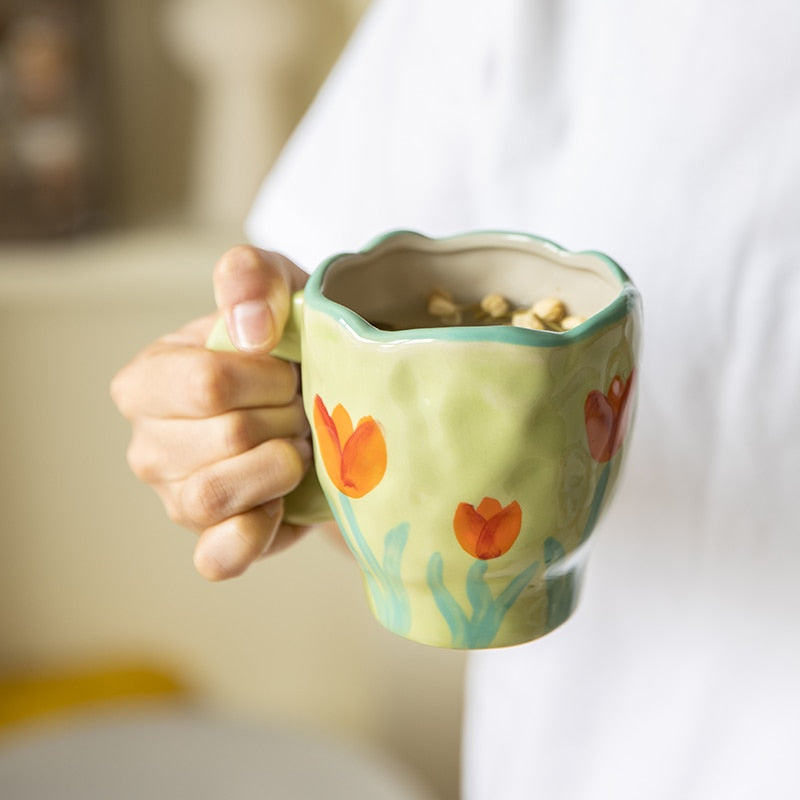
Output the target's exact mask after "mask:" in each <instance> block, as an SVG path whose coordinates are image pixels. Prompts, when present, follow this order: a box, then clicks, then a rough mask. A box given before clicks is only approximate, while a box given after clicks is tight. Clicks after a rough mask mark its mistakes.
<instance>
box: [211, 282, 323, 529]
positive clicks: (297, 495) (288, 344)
mask: <svg viewBox="0 0 800 800" xmlns="http://www.w3.org/2000/svg"><path fill="white" fill-rule="evenodd" d="M302 318H303V293H302V292H297V293H296V294H295V295H294V296H293V297H292V308H291V311H290V314H289V319H288V320H287V322H286V327H285V328H284V329H283V334H282V336H281V340H280V342H278V344H277V345H276V347H275V348H274V349H273V350H272V355H274V356H277V357H278V358H283V359H285V360H286V361H294V362H296V363H299V362H300V349H301V348H300V327H301V323H302ZM206 347H207V348H208V349H209V350H229V351H231V350H236V348H235V347H234V345H233V342H232V341H231V339H230V336H228V329H227V327H226V325H225V319H224V317H222V316H220V318H219V319H218V320H217V322H216V323H215V325H214V328H213V329H212V331H211V333H210V334H209V337H208V339H207V340H206ZM283 518H284V520H285V521H286V522H289V523H291V524H293V525H313V524H315V523H318V522H327V521H328V520H330V519H332V515H331V511H330V508H329V507H328V503H327V501H326V500H325V495H324V494H323V492H322V488H321V487H320V485H319V481H318V480H317V476H316V473H315V472H314V469H313V467H312V468H311V469H309V470H308V472H307V473H306V475H305V477H304V478H303V480H302V481H301V482H300V484H299V485H298V486H297V488H296V489H294V490H292V491H291V492H289V494H287V495H286V496H285V497H284V498H283Z"/></svg>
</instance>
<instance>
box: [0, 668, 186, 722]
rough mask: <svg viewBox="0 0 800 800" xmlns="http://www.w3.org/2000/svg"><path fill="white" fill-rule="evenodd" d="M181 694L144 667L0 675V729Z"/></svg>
mask: <svg viewBox="0 0 800 800" xmlns="http://www.w3.org/2000/svg"><path fill="white" fill-rule="evenodd" d="M184 693H185V687H184V686H183V685H182V684H181V683H180V682H179V681H178V680H177V679H176V678H175V677H173V676H172V675H169V674H167V673H165V672H163V671H161V670H158V669H155V668H151V667H147V666H121V667H94V668H89V669H82V670H70V671H58V672H56V671H53V672H39V673H25V674H16V675H0V728H2V727H3V726H8V725H12V724H14V723H17V722H22V721H27V720H31V719H35V718H39V717H44V716H48V715H53V714H57V713H60V712H65V711H73V710H79V709H81V708H85V707H89V706H91V707H96V706H98V705H103V704H107V703H112V702H119V701H122V700H139V699H142V700H145V699H153V698H166V697H177V696H180V695H182V694H184Z"/></svg>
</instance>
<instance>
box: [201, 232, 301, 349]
mask: <svg viewBox="0 0 800 800" xmlns="http://www.w3.org/2000/svg"><path fill="white" fill-rule="evenodd" d="M306 277H307V276H306V274H305V273H304V272H303V271H302V270H301V269H300V268H299V267H298V266H296V265H295V264H293V263H292V262H291V261H289V259H287V258H286V257H284V256H282V255H280V254H278V253H271V252H268V251H266V250H259V249H258V248H255V247H249V246H245V245H241V246H239V247H234V248H232V249H231V250H228V251H227V252H226V253H224V254H223V256H222V257H221V258H220V259H219V261H218V262H217V264H216V266H215V268H214V297H215V299H216V302H217V307H218V308H219V310H220V311H221V312H222V314H223V317H224V319H225V325H226V327H227V330H228V336H229V337H230V339H231V341H232V342H233V344H234V346H235V347H236V348H237V349H238V350H243V351H245V352H248V353H264V352H269V351H270V350H272V348H273V347H275V345H276V344H277V343H278V342H279V341H280V338H281V335H282V333H283V328H284V325H286V320H287V318H288V316H289V309H290V305H291V295H292V292H294V291H296V290H297V289H300V288H301V287H302V286H303V284H305V281H306Z"/></svg>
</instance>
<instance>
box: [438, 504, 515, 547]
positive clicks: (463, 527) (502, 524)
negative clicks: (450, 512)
mask: <svg viewBox="0 0 800 800" xmlns="http://www.w3.org/2000/svg"><path fill="white" fill-rule="evenodd" d="M521 527H522V509H521V508H520V506H519V503H518V502H517V501H516V500H515V501H513V502H511V503H509V504H508V505H507V506H506V507H505V508H503V506H502V505H501V504H500V502H499V501H498V500H495V498H493V497H484V498H483V500H481V502H480V504H479V505H478V507H477V508H475V507H474V506H472V505H470V504H469V503H459V504H458V507H457V508H456V513H455V516H454V517H453V529H454V531H455V534H456V539H458V543H459V544H460V545H461V547H463V548H464V550H466V551H467V552H468V553H469V554H470V555H471V556H474V557H475V558H479V559H481V560H482V561H486V560H488V559H491V558H498V557H499V556H502V555H503V554H504V553H506V552H508V551H509V550H510V549H511V545H513V544H514V542H515V541H516V540H517V536H519V531H520V528H521Z"/></svg>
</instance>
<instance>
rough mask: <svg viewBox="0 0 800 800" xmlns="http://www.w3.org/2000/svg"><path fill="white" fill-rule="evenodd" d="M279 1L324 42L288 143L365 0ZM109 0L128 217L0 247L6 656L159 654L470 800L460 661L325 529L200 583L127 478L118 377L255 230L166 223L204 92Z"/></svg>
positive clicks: (155, 7) (219, 700)
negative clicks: (390, 609) (417, 634)
mask: <svg viewBox="0 0 800 800" xmlns="http://www.w3.org/2000/svg"><path fill="white" fill-rule="evenodd" d="M281 5H283V6H284V7H286V8H291V9H293V10H295V11H302V18H303V19H304V20H305V22H304V24H305V25H306V26H307V27H306V30H307V32H308V33H307V36H306V37H305V39H304V41H305V42H306V46H305V51H298V52H297V53H295V54H294V55H293V56H292V59H293V60H292V63H293V64H295V67H296V68H293V69H288V70H287V72H286V80H285V84H284V89H285V93H284V94H283V95H282V96H283V97H284V100H285V102H283V103H280V102H279V101H278V100H273V101H272V102H273V106H272V107H271V113H272V114H273V116H274V120H275V125H276V130H278V131H280V132H282V133H281V135H282V136H284V137H285V135H286V134H288V132H289V131H290V130H291V128H292V126H293V125H294V124H295V122H296V119H297V117H298V116H299V114H300V113H301V111H302V109H303V107H304V106H305V104H306V103H307V102H308V100H309V99H310V97H311V96H312V95H313V92H314V90H315V88H316V86H317V85H318V83H319V80H320V79H321V77H322V76H323V75H324V73H325V70H326V69H327V68H328V65H329V64H330V62H331V60H332V59H333V57H334V56H335V54H336V51H337V50H338V48H339V47H341V44H342V41H343V40H344V37H345V35H346V33H347V30H349V28H350V27H351V26H352V24H353V22H354V21H355V19H356V18H357V16H358V12H359V11H360V10H361V9H362V8H363V7H364V5H365V0H349V1H348V2H345V0H338V2H335V1H334V0H327V2H325V3H321V2H318V0H313V2H312V1H311V0H303V2H298V3H292V4H287V3H282V4H281ZM104 7H105V10H106V11H107V20H108V34H109V41H110V43H111V45H112V46H111V57H112V67H111V69H110V78H111V80H112V82H113V85H114V87H115V96H114V111H115V120H116V127H115V130H116V131H117V132H118V133H120V136H119V146H118V151H119V160H118V162H117V164H116V168H117V172H118V173H119V174H118V177H119V179H120V180H119V185H118V195H117V205H118V208H119V209H120V211H121V213H120V219H121V220H122V221H123V222H125V223H127V224H128V227H123V228H122V229H121V230H119V231H117V232H115V233H109V234H106V235H102V236H99V237H98V236H95V237H90V238H84V239H80V240H77V241H76V242H74V243H71V244H69V243H61V244H58V243H54V244H50V245H39V246H29V247H13V248H12V247H7V246H5V247H4V246H3V245H2V244H0V369H2V387H3V391H2V394H0V443H1V446H2V459H1V460H0V503H2V508H3V516H2V523H0V525H1V526H2V527H0V537H1V538H2V543H3V557H2V559H0V643H1V644H0V668H4V669H6V668H11V667H23V668H29V667H51V666H59V665H63V664H66V665H75V664H78V665H81V664H106V663H111V664H113V663H123V664H124V663H131V662H133V663H137V664H139V663H142V662H143V661H145V662H148V661H149V662H153V663H155V664H156V665H159V666H162V667H163V668H164V669H166V670H168V671H175V672H176V673H177V674H178V675H180V676H181V678H182V679H184V680H185V681H187V682H188V684H189V686H190V688H191V689H192V690H194V692H195V693H196V695H197V696H198V697H199V698H200V699H201V700H203V701H205V702H207V703H209V704H210V705H211V706H212V707H216V708H219V709H221V710H222V711H224V712H225V713H231V714H235V715H241V716H244V717H249V718H254V719H256V720H267V721H270V722H272V721H278V722H280V721H284V720H285V721H289V722H291V723H292V724H299V725H305V724H307V725H309V726H311V727H313V728H315V729H321V730H322V731H325V732H332V733H334V734H336V735H337V736H342V737H345V738H354V739H356V740H361V741H366V742H370V743H371V744H373V745H375V746H377V747H379V748H382V749H385V750H387V751H389V752H390V754H392V755H394V756H396V757H398V758H399V759H400V760H401V761H402V762H404V763H406V764H408V765H409V766H410V768H411V769H413V770H415V771H417V772H418V773H420V774H421V775H422V776H423V777H425V778H426V779H428V780H429V781H430V782H431V783H432V784H433V785H434V786H435V787H436V788H437V789H438V790H439V791H440V793H441V794H442V796H443V797H445V798H450V797H453V798H454V797H455V796H456V785H457V756H458V738H459V723H460V713H461V677H462V666H463V657H462V656H461V655H460V654H456V653H451V652H446V651H437V650H432V649H427V648H424V647H421V646H417V645H414V644H411V643H407V642H405V641H403V640H400V639H397V638H395V637H392V636H391V635H389V634H387V633H384V632H383V631H382V630H381V629H380V628H379V627H378V626H377V624H376V623H375V622H373V620H372V618H371V616H370V615H369V613H368V611H367V608H366V604H365V602H364V599H363V596H362V590H361V586H360V582H359V579H358V576H357V572H356V569H355V567H354V565H353V564H351V563H350V562H349V560H348V559H347V558H346V557H345V556H343V555H342V554H341V553H339V552H338V551H334V550H333V549H332V548H331V546H330V545H328V544H327V543H326V542H323V541H306V542H304V543H302V544H301V545H300V546H298V547H297V548H296V549H295V550H294V551H293V552H288V553H286V554H284V555H282V556H280V557H278V558H276V559H274V560H273V561H269V560H268V561H266V562H265V563H263V564H261V565H258V566H257V567H256V568H254V569H253V570H251V572H250V573H249V574H247V575H246V576H244V577H243V578H240V579H237V580H235V581H233V582H230V583H225V584H214V585H212V584H208V583H206V582H204V581H203V580H202V579H201V578H200V577H199V576H198V575H197V574H196V573H195V572H194V570H193V567H192V563H191V555H192V548H193V537H192V535H191V534H189V533H187V532H185V531H182V530H180V529H179V528H177V527H176V526H174V525H173V524H171V523H170V522H169V521H168V520H167V519H166V517H165V515H164V513H163V511H162V509H161V507H160V505H159V503H158V501H157V499H156V498H155V496H154V495H153V494H152V493H151V492H150V490H148V489H147V488H146V487H144V486H141V485H139V484H138V483H137V482H136V481H135V479H134V478H133V477H132V476H131V474H130V473H129V471H128V468H127V465H126V463H125V455H124V453H125V448H126V444H127V439H128V428H127V424H126V423H125V422H124V421H123V420H122V419H121V418H120V417H119V416H118V414H117V413H116V411H115V409H114V408H113V406H112V404H111V402H110V400H109V398H108V383H109V381H110V379H111V376H112V375H113V374H114V372H115V371H116V370H117V369H118V368H119V367H120V366H121V365H122V364H123V363H125V361H127V360H128V359H129V358H130V357H131V356H132V355H133V354H134V353H135V352H136V351H137V350H138V349H139V348H141V347H142V346H143V345H144V344H145V343H147V342H148V341H149V340H150V339H152V338H153V337H155V336H157V335H159V334H161V333H163V332H165V331H167V330H169V329H172V328H174V327H175V326H177V325H178V324H180V323H182V322H184V321H185V320H187V319H188V318H190V317H191V316H194V315H197V314H201V313H205V312H206V311H208V310H209V309H210V308H211V303H212V295H211V289H210V281H209V276H210V270H211V267H212V264H213V262H214V260H215V258H216V256H217V255H218V253H219V252H220V251H221V250H222V249H224V248H225V247H226V246H228V245H229V244H231V243H233V242H235V241H238V240H240V239H241V233H240V231H239V229H238V227H233V228H230V229H220V230H215V229H214V226H204V227H203V228H202V229H198V228H193V227H187V226H177V227H175V226H170V225H165V224H162V223H159V220H164V219H166V218H167V217H171V218H175V217H181V216H185V212H186V209H187V208H188V206H189V203H188V187H189V184H190V181H189V168H188V158H184V157H182V156H185V155H186V154H188V152H190V150H191V147H192V136H191V133H192V114H193V111H192V109H193V107H194V105H193V104H194V102H195V101H196V100H197V98H196V97H195V96H194V94H193V89H192V87H191V86H190V84H189V83H188V79H187V78H186V76H184V75H182V74H181V73H180V72H179V71H178V70H177V68H176V66H175V65H174V63H173V62H172V61H171V60H170V58H169V57H168V55H166V54H165V53H164V52H163V48H162V47H161V44H160V42H159V36H158V31H159V25H160V22H159V13H160V11H159V9H161V8H163V4H162V3H160V2H159V0H143V2H141V3H129V2H127V0H106V2H105V4H104ZM334 23H335V24H334ZM156 122H157V123H158V124H155V123H156ZM272 156H274V153H273V154H272ZM266 166H267V165H258V166H257V165H254V167H253V169H254V170H258V171H263V168H265V167H266ZM144 220H147V221H148V222H147V223H146V224H145V223H144V222H143V221H144Z"/></svg>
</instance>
